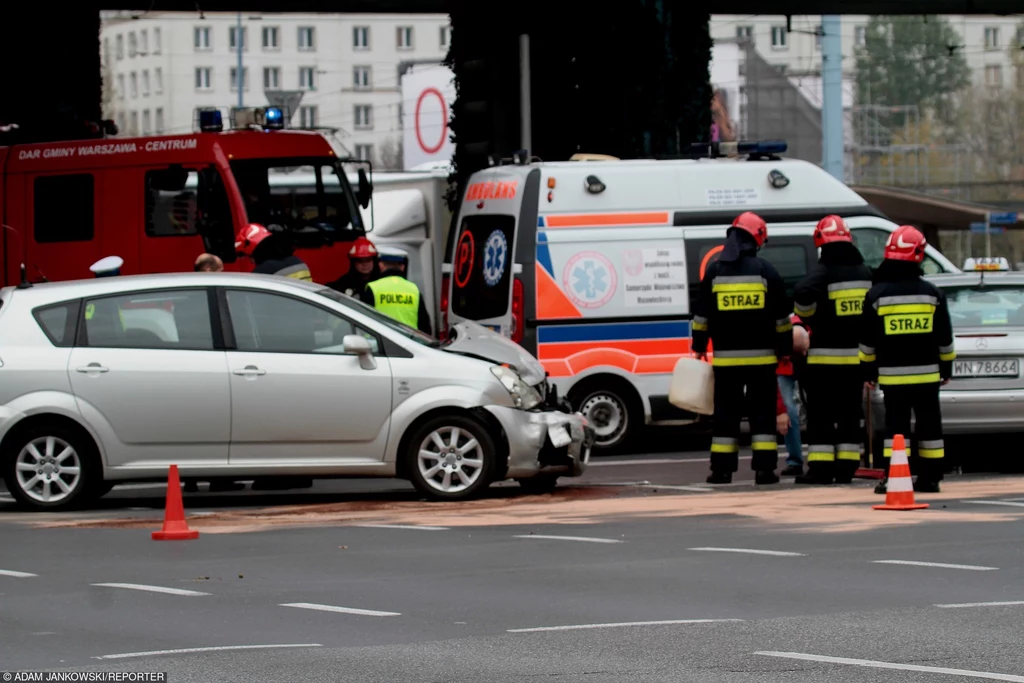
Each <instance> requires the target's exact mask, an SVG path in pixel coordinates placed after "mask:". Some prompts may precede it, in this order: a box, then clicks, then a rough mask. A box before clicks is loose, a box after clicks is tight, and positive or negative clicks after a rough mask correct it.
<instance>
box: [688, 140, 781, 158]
mask: <svg viewBox="0 0 1024 683" xmlns="http://www.w3.org/2000/svg"><path fill="white" fill-rule="evenodd" d="M787 149H788V145H787V144H786V141H785V140H757V141H750V140H741V141H739V142H693V143H690V148H689V150H687V151H688V152H689V153H688V154H686V156H689V157H690V158H693V159H705V158H706V159H718V158H721V157H736V156H746V157H749V158H751V159H758V158H766V157H773V156H775V155H778V154H784V153H785V152H786V150H787ZM684 154H685V153H684Z"/></svg>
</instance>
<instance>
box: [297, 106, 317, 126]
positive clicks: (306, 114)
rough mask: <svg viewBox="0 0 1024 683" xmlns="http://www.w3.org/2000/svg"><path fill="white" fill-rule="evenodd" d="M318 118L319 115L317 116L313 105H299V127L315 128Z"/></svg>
mask: <svg viewBox="0 0 1024 683" xmlns="http://www.w3.org/2000/svg"><path fill="white" fill-rule="evenodd" d="M318 118H319V117H318V116H317V111H316V106H315V105H310V106H306V107H299V127H300V128H316V122H317V119H318Z"/></svg>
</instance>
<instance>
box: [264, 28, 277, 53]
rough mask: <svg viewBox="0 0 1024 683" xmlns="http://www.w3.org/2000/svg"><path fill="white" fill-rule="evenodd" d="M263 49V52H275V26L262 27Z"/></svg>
mask: <svg viewBox="0 0 1024 683" xmlns="http://www.w3.org/2000/svg"><path fill="white" fill-rule="evenodd" d="M263 49H264V50H276V49H278V45H277V27H276V26H264V27H263Z"/></svg>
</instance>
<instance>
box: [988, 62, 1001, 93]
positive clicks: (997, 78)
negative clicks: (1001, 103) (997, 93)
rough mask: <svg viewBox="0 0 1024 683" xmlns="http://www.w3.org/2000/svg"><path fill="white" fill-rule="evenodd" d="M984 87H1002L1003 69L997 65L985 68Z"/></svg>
mask: <svg viewBox="0 0 1024 683" xmlns="http://www.w3.org/2000/svg"><path fill="white" fill-rule="evenodd" d="M985 85H987V86H989V87H992V88H998V87H1000V86H1002V85H1003V67H1002V66H1001V65H999V64H988V65H986V66H985Z"/></svg>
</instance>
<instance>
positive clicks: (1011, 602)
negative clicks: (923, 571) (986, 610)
mask: <svg viewBox="0 0 1024 683" xmlns="http://www.w3.org/2000/svg"><path fill="white" fill-rule="evenodd" d="M1012 605H1024V600H1007V601H1005V602H960V603H949V604H945V605H935V606H936V607H941V608H943V609H954V608H957V607H1010V606H1012Z"/></svg>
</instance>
